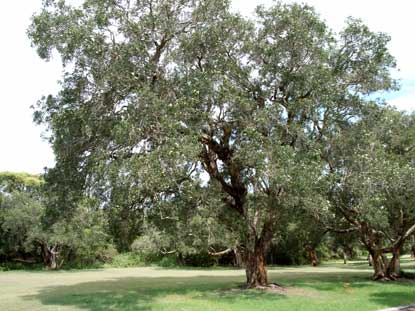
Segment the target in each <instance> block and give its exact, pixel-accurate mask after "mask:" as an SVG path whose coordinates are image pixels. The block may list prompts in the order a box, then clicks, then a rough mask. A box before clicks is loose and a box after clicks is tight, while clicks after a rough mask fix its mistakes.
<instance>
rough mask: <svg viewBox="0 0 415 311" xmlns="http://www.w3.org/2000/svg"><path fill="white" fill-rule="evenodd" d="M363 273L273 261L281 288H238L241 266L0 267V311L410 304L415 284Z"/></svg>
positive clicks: (339, 309) (361, 267) (358, 267)
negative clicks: (8, 269)
mask: <svg viewBox="0 0 415 311" xmlns="http://www.w3.org/2000/svg"><path fill="white" fill-rule="evenodd" d="M406 266H407V268H408V267H409V268H412V267H413V262H412V261H408V262H407V264H406ZM370 275H371V270H370V268H369V267H368V266H367V264H366V263H365V262H361V263H355V262H352V263H350V264H348V265H343V264H338V263H332V264H327V265H323V266H321V267H318V268H312V267H295V268H279V267H278V268H277V267H275V268H272V269H270V279H271V280H272V281H274V282H277V283H279V284H283V285H284V286H286V288H287V290H286V292H284V293H272V292H269V291H261V290H240V289H238V286H239V285H240V284H241V283H243V282H244V271H242V270H230V269H227V270H226V269H213V270H207V269H200V270H197V269H193V270H184V269H176V270H175V269H171V270H166V269H160V268H128V269H105V270H89V271H58V272H50V271H38V272H24V271H21V272H2V273H0V286H1V287H0V310H2V311H8V310H89V311H104V310H121V311H123V310H138V311H144V310H157V311H159V310H160V311H173V310H174V311H181V310H182V311H190V310H192V311H195V310H203V311H213V310H215V311H218V310H221V311H228V310H229V311H231V310H238V311H240V310H241V311H244V310H246V311H247V310H259V311H261V310H262V311H267V310H277V309H278V310H280V311H285V310H287V311H288V310H298V311H301V310H304V311H305V310H307V311H313V310H336V311H343V310H344V311H346V310H348V311H349V310H353V311H359V310H361V311H363V310H378V309H384V308H388V307H394V306H399V305H409V304H411V303H415V284H414V283H412V282H399V283H394V282H389V283H376V282H372V281H370ZM276 307H277V309H276ZM411 311H412V310H411Z"/></svg>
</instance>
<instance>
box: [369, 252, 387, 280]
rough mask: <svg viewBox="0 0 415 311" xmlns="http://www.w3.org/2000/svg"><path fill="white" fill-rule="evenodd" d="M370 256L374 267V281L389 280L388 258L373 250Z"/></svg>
mask: <svg viewBox="0 0 415 311" xmlns="http://www.w3.org/2000/svg"><path fill="white" fill-rule="evenodd" d="M369 252H370V256H371V257H372V267H373V270H374V273H373V279H374V280H383V279H386V278H387V258H386V256H385V255H384V254H383V252H382V251H379V250H371V251H369Z"/></svg>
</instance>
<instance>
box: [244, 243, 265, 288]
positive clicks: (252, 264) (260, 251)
mask: <svg viewBox="0 0 415 311" xmlns="http://www.w3.org/2000/svg"><path fill="white" fill-rule="evenodd" d="M265 255H266V249H265V248H264V247H263V246H261V245H255V250H254V251H253V252H249V251H248V252H247V253H246V254H245V271H246V284H247V287H248V288H256V287H264V286H267V285H268V275H267V268H266V262H265Z"/></svg>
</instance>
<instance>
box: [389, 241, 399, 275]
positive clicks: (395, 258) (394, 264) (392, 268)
mask: <svg viewBox="0 0 415 311" xmlns="http://www.w3.org/2000/svg"><path fill="white" fill-rule="evenodd" d="M401 249H402V247H400V246H397V247H395V248H394V249H393V252H392V259H391V260H390V262H389V265H388V277H389V278H391V279H396V278H398V277H399V276H400V275H401Z"/></svg>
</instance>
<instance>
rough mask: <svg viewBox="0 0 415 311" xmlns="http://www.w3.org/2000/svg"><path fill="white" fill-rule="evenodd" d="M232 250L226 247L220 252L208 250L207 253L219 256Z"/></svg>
mask: <svg viewBox="0 0 415 311" xmlns="http://www.w3.org/2000/svg"><path fill="white" fill-rule="evenodd" d="M232 251H233V249H232V248H227V249H225V250H224V251H221V252H210V251H208V254H209V255H210V256H214V257H220V256H223V255H226V254H229V253H230V252H232Z"/></svg>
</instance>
